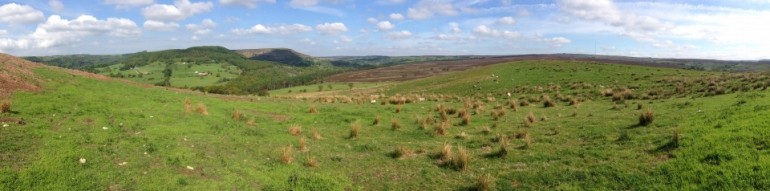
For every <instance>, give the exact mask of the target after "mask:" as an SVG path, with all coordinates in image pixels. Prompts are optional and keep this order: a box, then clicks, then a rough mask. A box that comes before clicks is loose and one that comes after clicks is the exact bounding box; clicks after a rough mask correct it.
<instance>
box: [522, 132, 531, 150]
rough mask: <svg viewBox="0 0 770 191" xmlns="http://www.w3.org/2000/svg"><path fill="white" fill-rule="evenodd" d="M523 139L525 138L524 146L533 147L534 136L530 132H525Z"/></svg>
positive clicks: (525, 147) (526, 147)
mask: <svg viewBox="0 0 770 191" xmlns="http://www.w3.org/2000/svg"><path fill="white" fill-rule="evenodd" d="M522 139H524V146H522V148H524V149H528V148H531V147H532V136H530V135H529V133H526V134H524V135H523V137H522Z"/></svg>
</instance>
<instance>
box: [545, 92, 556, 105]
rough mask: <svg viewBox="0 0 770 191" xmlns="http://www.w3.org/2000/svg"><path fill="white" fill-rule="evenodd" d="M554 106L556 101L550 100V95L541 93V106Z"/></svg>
mask: <svg viewBox="0 0 770 191" xmlns="http://www.w3.org/2000/svg"><path fill="white" fill-rule="evenodd" d="M554 106H556V103H555V102H553V100H551V97H550V96H548V95H543V107H546V108H547V107H554Z"/></svg>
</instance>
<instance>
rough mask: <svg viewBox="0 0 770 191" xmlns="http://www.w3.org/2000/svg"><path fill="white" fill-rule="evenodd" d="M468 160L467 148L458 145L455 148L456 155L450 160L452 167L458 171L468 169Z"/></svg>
mask: <svg viewBox="0 0 770 191" xmlns="http://www.w3.org/2000/svg"><path fill="white" fill-rule="evenodd" d="M469 161H470V156H469V155H468V150H466V149H465V148H464V147H459V148H457V155H455V157H454V158H453V160H452V167H453V168H454V169H455V170H458V171H465V170H467V169H468V162H469Z"/></svg>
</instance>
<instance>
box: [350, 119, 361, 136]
mask: <svg viewBox="0 0 770 191" xmlns="http://www.w3.org/2000/svg"><path fill="white" fill-rule="evenodd" d="M359 131H361V125H359V124H358V122H353V123H352V124H350V135H349V136H348V138H351V139H352V138H356V137H358V132H359Z"/></svg>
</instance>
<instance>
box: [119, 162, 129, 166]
mask: <svg viewBox="0 0 770 191" xmlns="http://www.w3.org/2000/svg"><path fill="white" fill-rule="evenodd" d="M126 164H128V162H125V161H123V162H122V163H118V165H119V166H125V165H126Z"/></svg>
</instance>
